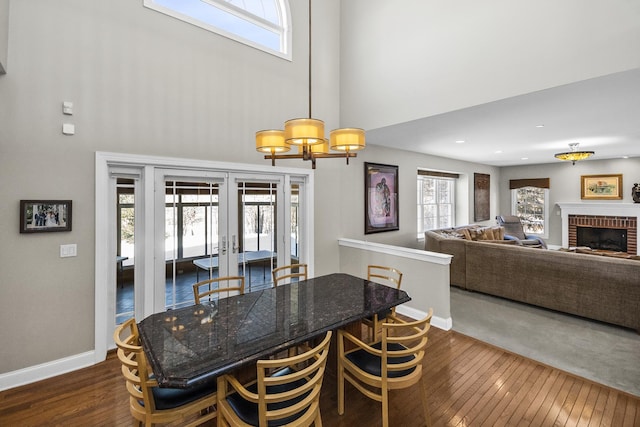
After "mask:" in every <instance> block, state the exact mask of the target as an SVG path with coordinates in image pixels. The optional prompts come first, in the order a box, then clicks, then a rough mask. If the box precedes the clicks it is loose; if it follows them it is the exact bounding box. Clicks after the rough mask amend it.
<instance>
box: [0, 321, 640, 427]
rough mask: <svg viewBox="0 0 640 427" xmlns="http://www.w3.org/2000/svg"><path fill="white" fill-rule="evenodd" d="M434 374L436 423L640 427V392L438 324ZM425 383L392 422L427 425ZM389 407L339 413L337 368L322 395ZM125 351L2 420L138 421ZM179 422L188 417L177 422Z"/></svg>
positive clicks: (5, 403) (400, 403)
mask: <svg viewBox="0 0 640 427" xmlns="http://www.w3.org/2000/svg"><path fill="white" fill-rule="evenodd" d="M429 336H430V340H429V344H428V355H427V356H426V357H425V369H424V378H425V380H426V384H427V389H428V390H427V393H428V396H429V397H428V399H429V402H428V403H429V410H430V413H431V421H432V425H434V426H459V427H462V426H483V425H486V426H497V425H511V426H527V425H530V426H587V425H589V426H616V427H617V426H640V398H638V397H634V396H631V395H629V394H626V393H624V392H620V391H617V390H613V389H611V388H608V387H605V386H602V385H599V384H594V383H592V382H590V381H588V380H585V379H581V378H578V377H575V376H573V375H570V374H567V373H564V372H562V371H559V370H557V369H553V368H549V367H547V366H544V365H542V364H540V363H538V362H535V361H532V360H529V359H525V358H523V357H520V356H517V355H514V354H511V353H508V352H505V351H503V350H500V349H498V348H495V347H492V346H490V345H488V344H484V343H482V342H480V341H477V340H475V339H473V338H469V337H466V336H464V335H461V334H459V333H457V332H454V331H448V332H445V331H442V330H439V329H437V328H431V331H430V332H429ZM417 387H419V385H416V386H414V387H413V388H409V389H405V390H398V391H394V392H392V393H391V399H390V409H389V412H390V417H389V419H390V421H391V425H392V426H409V427H411V426H423V425H425V420H424V417H423V413H422V409H421V402H420V398H419V393H420V390H419V388H417ZM380 413H381V408H380V404H379V403H377V402H374V401H372V400H369V399H367V398H365V397H364V396H363V395H362V394H360V393H359V392H358V391H356V390H355V389H354V388H353V387H351V386H349V385H348V386H347V389H346V403H345V414H344V415H343V416H339V415H338V414H337V410H336V381H335V375H327V376H326V377H325V383H324V385H323V392H322V419H323V424H324V425H325V426H329V427H333V426H337V427H347V426H349V427H351V426H373V427H375V426H379V425H381V423H380V421H379V417H380ZM132 424H133V419H132V418H131V416H130V414H129V407H128V395H127V393H126V390H125V386H124V380H123V378H122V375H121V373H120V365H119V362H118V360H117V358H116V357H115V355H113V354H112V355H110V356H109V358H108V359H107V360H106V361H105V362H103V363H100V364H98V365H96V366H93V367H90V368H86V369H82V370H79V371H76V372H73V373H69V374H66V375H62V376H59V377H55V378H51V379H48V380H44V381H41V382H38V383H35V384H30V385H26V386H23V387H18V388H15V389H11V390H7V391H4V392H0V426H127V425H132ZM174 425H179V424H174Z"/></svg>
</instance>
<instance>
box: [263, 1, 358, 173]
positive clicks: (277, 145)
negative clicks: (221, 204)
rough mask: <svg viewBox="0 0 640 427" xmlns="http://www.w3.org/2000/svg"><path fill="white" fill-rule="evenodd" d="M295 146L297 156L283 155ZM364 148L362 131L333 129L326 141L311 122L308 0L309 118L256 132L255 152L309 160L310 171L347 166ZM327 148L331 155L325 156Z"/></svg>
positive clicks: (273, 157)
mask: <svg viewBox="0 0 640 427" xmlns="http://www.w3.org/2000/svg"><path fill="white" fill-rule="evenodd" d="M292 146H295V147H296V148H297V150H298V153H297V154H280V153H286V152H287V151H289V150H290V149H291V147H292ZM364 147H365V136H364V130H363V129H358V128H341V129H334V130H332V131H331V132H330V133H329V139H327V138H325V136H324V122H323V121H322V120H319V119H314V118H312V115H311V0H309V117H308V118H301V119H291V120H287V121H286V122H285V123H284V131H283V130H277V129H269V130H261V131H258V132H256V150H257V151H259V152H261V153H266V154H265V156H264V158H265V159H271V164H272V165H273V166H275V165H276V159H302V160H310V161H311V165H312V168H313V169H315V168H316V159H326V158H345V159H346V160H347V164H349V158H350V157H356V156H357V154H356V153H355V151H359V150H362V149H363V148H364ZM329 148H331V150H333V151H335V152H334V153H330V152H329Z"/></svg>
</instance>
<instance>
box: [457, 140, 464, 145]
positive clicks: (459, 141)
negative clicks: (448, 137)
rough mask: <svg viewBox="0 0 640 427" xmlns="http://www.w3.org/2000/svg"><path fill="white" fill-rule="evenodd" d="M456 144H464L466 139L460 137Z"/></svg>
mask: <svg viewBox="0 0 640 427" xmlns="http://www.w3.org/2000/svg"><path fill="white" fill-rule="evenodd" d="M456 144H464V139H459V140H457V141H456Z"/></svg>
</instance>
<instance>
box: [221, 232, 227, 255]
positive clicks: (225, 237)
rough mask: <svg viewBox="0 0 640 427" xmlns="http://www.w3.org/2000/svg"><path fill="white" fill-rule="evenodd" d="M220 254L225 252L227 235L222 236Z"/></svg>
mask: <svg viewBox="0 0 640 427" xmlns="http://www.w3.org/2000/svg"><path fill="white" fill-rule="evenodd" d="M221 243H222V245H221V246H222V251H221V252H222V255H226V254H227V236H222V242H221Z"/></svg>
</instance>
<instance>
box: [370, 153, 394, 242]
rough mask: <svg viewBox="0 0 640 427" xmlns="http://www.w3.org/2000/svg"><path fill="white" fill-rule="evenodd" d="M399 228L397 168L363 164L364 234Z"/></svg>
mask: <svg viewBox="0 0 640 427" xmlns="http://www.w3.org/2000/svg"><path fill="white" fill-rule="evenodd" d="M399 228H400V226H399V224H398V166H391V165H381V164H378V163H365V164H364V234H371V233H379V232H381V231H392V230H398V229H399Z"/></svg>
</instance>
